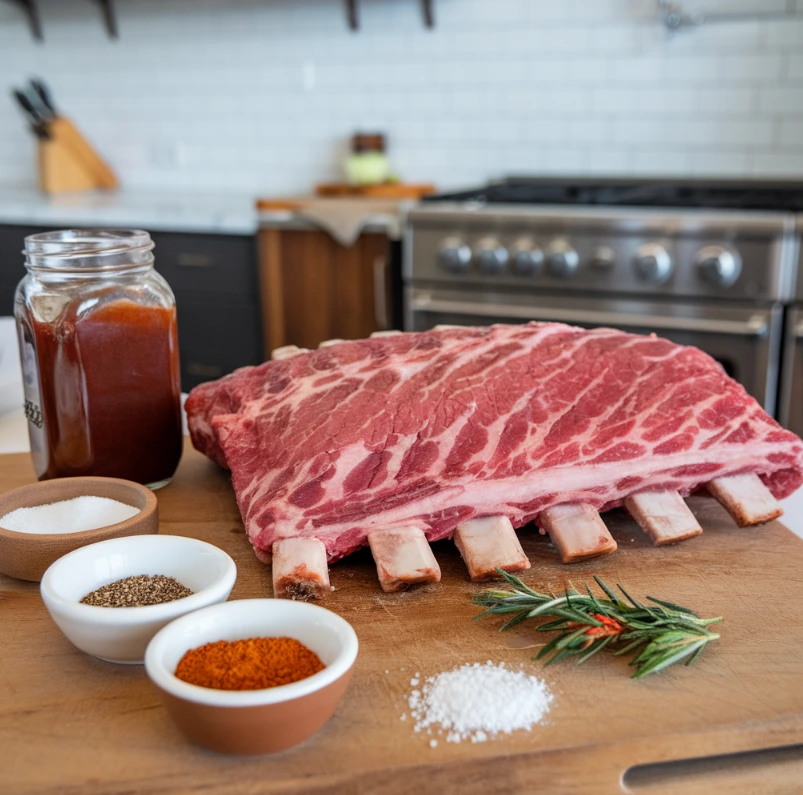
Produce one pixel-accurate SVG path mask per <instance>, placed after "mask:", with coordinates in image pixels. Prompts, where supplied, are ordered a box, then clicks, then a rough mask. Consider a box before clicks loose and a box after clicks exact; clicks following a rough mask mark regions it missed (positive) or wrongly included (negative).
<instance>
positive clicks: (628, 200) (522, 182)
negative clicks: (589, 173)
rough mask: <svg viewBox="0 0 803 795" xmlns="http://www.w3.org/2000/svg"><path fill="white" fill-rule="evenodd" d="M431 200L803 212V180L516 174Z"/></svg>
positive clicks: (429, 198) (428, 200)
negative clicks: (571, 177)
mask: <svg viewBox="0 0 803 795" xmlns="http://www.w3.org/2000/svg"><path fill="white" fill-rule="evenodd" d="M423 201H425V202H433V201H435V202H437V201H467V202H468V201H473V202H481V203H487V204H558V205H561V204H562V205H602V206H606V207H615V206H622V207H689V208H707V209H722V210H777V211H784V212H796V213H803V182H749V181H748V182H736V181H695V180H685V181H679V180H678V181H674V180H636V179H632V180H624V179H596V180H593V179H589V180H583V179H534V178H527V177H510V178H508V179H504V180H499V181H495V182H490V183H488V184H487V185H485V186H483V187H481V188H477V189H475V190H466V191H458V192H455V193H442V194H436V195H433V196H427V197H425V198H424V199H423Z"/></svg>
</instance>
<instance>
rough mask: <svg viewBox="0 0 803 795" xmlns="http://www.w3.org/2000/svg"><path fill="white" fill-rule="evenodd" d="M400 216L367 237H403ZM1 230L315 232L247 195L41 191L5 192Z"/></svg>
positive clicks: (381, 220) (0, 197)
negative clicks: (49, 193) (260, 205)
mask: <svg viewBox="0 0 803 795" xmlns="http://www.w3.org/2000/svg"><path fill="white" fill-rule="evenodd" d="M399 219H400V216H399V215H395V214H392V213H387V212H382V213H377V214H376V215H375V216H371V217H370V218H369V219H368V221H367V222H366V225H365V227H364V231H367V232H383V233H387V234H388V235H390V236H393V237H398V234H399V232H398V230H399ZM0 224H20V225H33V226H57V227H88V226H102V227H110V226H119V227H125V228H137V229H139V228H141V229H147V230H149V231H166V232H201V233H208V234H230V235H253V234H255V233H256V231H257V229H259V227H261V226H262V227H273V228H288V229H314V228H316V225H315V223H313V222H312V221H310V220H309V219H307V218H304V217H302V216H301V215H299V214H298V213H296V212H293V211H292V210H268V211H264V210H263V211H261V212H260V211H258V210H257V208H256V203H255V200H254V197H252V196H246V195H220V196H218V195H211V194H210V195H188V194H170V193H164V194H161V193H159V194H153V193H138V192H135V191H125V190H123V191H117V192H108V191H91V192H85V193H66V194H60V195H58V196H45V195H44V194H42V193H40V192H39V191H36V190H31V189H25V188H20V189H14V188H0Z"/></svg>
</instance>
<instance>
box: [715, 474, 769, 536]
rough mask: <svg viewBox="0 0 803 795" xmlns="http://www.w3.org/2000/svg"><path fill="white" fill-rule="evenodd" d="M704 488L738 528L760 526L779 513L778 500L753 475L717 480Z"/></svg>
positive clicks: (756, 476) (733, 476)
mask: <svg viewBox="0 0 803 795" xmlns="http://www.w3.org/2000/svg"><path fill="white" fill-rule="evenodd" d="M706 488H707V489H708V491H709V492H710V493H711V496H712V497H714V498H715V499H716V500H717V502H719V503H721V504H722V506H723V507H724V508H725V510H726V511H727V512H728V513H729V514H730V515H731V516H732V517H733V518H734V520H735V522H736V524H738V525H739V527H749V526H750V525H754V524H764V522H769V521H771V520H772V519H777V518H778V517H779V516H780V515H781V514H782V513H783V508H781V506H780V503H779V502H778V500H776V499H775V497H773V496H772V494H771V492H770V490H769V489H768V488H767V487H766V486H765V485H764V484H763V483H762V482H761V479H760V478H759V476H758V475H755V474H747V475H731V476H730V477H726V478H717V479H716V480H712V481H711V482H710V483H708V484H707V485H706Z"/></svg>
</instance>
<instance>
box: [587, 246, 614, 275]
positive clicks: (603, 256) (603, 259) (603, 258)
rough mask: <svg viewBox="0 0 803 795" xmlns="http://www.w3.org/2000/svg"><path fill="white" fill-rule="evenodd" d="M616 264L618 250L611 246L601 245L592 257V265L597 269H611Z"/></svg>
mask: <svg viewBox="0 0 803 795" xmlns="http://www.w3.org/2000/svg"><path fill="white" fill-rule="evenodd" d="M615 265H616V252H615V251H614V250H613V249H612V248H610V247H609V246H599V248H597V250H596V251H595V252H594V255H593V256H592V257H591V267H592V268H594V270H597V271H609V270H610V269H611V268H613V267H614V266H615Z"/></svg>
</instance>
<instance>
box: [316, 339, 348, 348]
mask: <svg viewBox="0 0 803 795" xmlns="http://www.w3.org/2000/svg"><path fill="white" fill-rule="evenodd" d="M341 342H345V340H338V339H335V340H324V341H323V342H319V343H318V347H319V348H328V347H329V346H330V345H340V343H341Z"/></svg>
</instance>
